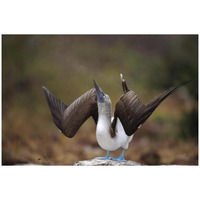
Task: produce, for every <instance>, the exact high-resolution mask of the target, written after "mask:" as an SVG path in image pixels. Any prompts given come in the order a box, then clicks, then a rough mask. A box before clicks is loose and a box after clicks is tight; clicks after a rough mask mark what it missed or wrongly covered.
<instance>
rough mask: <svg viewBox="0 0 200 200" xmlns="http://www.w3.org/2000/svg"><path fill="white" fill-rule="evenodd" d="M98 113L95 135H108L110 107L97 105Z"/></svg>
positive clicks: (108, 105) (102, 104)
mask: <svg viewBox="0 0 200 200" xmlns="http://www.w3.org/2000/svg"><path fill="white" fill-rule="evenodd" d="M98 113H99V116H98V123H97V133H98V134H105V133H107V132H108V133H109V132H110V128H111V115H112V105H111V104H105V103H98Z"/></svg>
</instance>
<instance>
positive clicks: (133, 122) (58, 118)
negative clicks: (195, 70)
mask: <svg viewBox="0 0 200 200" xmlns="http://www.w3.org/2000/svg"><path fill="white" fill-rule="evenodd" d="M121 80H122V89H123V92H124V94H123V95H122V96H121V98H120V99H119V101H118V102H117V103H116V106H115V112H114V119H113V121H112V125H111V127H112V130H113V131H111V133H110V134H111V136H112V137H114V136H115V127H116V122H117V118H119V119H120V121H121V123H122V125H123V128H124V130H125V133H126V134H127V135H128V136H131V135H133V134H134V132H135V131H136V130H137V129H138V127H140V125H142V124H143V123H144V122H145V121H146V120H147V119H148V118H149V117H150V115H151V114H152V113H153V111H154V110H155V109H156V108H157V107H158V105H159V104H160V103H161V102H162V101H163V100H164V99H165V98H166V97H168V96H169V95H170V94H171V93H172V92H173V91H174V90H175V89H177V88H178V87H181V86H183V85H185V84H186V83H188V82H189V81H188V82H183V83H181V84H180V85H178V86H177V87H171V88H170V89H168V90H165V91H164V92H162V93H161V94H160V95H158V96H157V97H155V98H154V99H153V100H151V101H150V102H149V103H147V104H146V105H145V104H142V103H141V101H140V100H139V98H138V97H137V95H136V93H135V92H134V91H132V90H129V89H128V87H127V85H126V81H125V80H124V78H123V76H122V75H121ZM43 89H44V92H45V95H46V99H47V102H48V105H49V109H50V111H51V114H52V117H53V121H54V123H55V124H56V126H57V127H58V128H59V129H60V131H61V132H62V133H63V134H64V135H65V136H67V137H70V138H71V137H73V136H74V135H75V134H76V132H77V131H78V129H79V128H80V126H81V125H82V124H83V123H84V122H85V121H86V120H87V119H88V118H89V117H90V116H92V117H93V119H94V121H95V123H96V124H97V122H98V107H97V94H96V91H95V89H94V88H93V89H91V90H89V91H87V92H86V93H85V94H83V95H82V96H80V97H79V98H78V99H76V100H75V101H74V102H73V103H72V104H71V105H70V106H69V107H67V106H66V105H65V104H64V103H62V101H61V100H59V99H58V98H57V97H56V96H54V95H53V94H52V93H51V92H50V91H49V90H48V89H47V88H45V87H43Z"/></svg>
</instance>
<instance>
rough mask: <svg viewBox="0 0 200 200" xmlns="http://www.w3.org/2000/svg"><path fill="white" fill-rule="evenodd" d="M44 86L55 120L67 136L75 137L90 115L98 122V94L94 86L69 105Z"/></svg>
mask: <svg viewBox="0 0 200 200" xmlns="http://www.w3.org/2000/svg"><path fill="white" fill-rule="evenodd" d="M42 88H43V89H44V92H45V95H46V99H47V102H48V105H49V109H50V111H51V114H52V117H53V121H54V123H55V124H56V126H57V127H58V128H59V129H60V131H61V132H62V133H63V134H64V135H65V136H67V137H69V138H71V137H73V136H74V135H75V134H76V133H77V131H78V129H79V128H80V127H81V125H82V124H83V123H84V122H85V121H86V120H87V119H88V118H89V117H90V116H92V117H93V119H94V121H95V123H97V121H98V108H97V96H96V91H95V89H94V88H93V89H91V90H89V91H87V92H86V93H85V94H83V95H82V96H80V97H79V98H78V99H76V100H75V101H74V102H73V103H72V104H71V105H70V106H69V107H67V106H66V105H65V104H64V103H63V102H62V101H61V100H59V99H58V98H57V97H56V96H54V95H53V94H52V93H51V92H49V90H48V89H47V88H45V87H44V86H43V87H42Z"/></svg>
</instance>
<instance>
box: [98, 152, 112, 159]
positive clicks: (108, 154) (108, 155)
mask: <svg viewBox="0 0 200 200" xmlns="http://www.w3.org/2000/svg"><path fill="white" fill-rule="evenodd" d="M95 159H100V160H111V157H110V151H107V156H106V157H96V158H95Z"/></svg>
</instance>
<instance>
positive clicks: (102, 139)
mask: <svg viewBox="0 0 200 200" xmlns="http://www.w3.org/2000/svg"><path fill="white" fill-rule="evenodd" d="M112 120H113V118H112ZM96 137H97V142H98V144H99V146H100V147H101V148H103V149H105V150H107V151H115V150H116V149H118V148H120V147H122V148H125V149H127V148H128V144H129V142H130V141H131V140H132V137H133V136H127V135H126V133H125V132H124V128H123V126H122V124H121V122H120V120H119V119H117V124H116V136H115V137H114V138H112V137H111V135H110V122H108V120H107V119H106V118H104V117H100V118H99V120H98V123H97V130H96Z"/></svg>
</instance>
